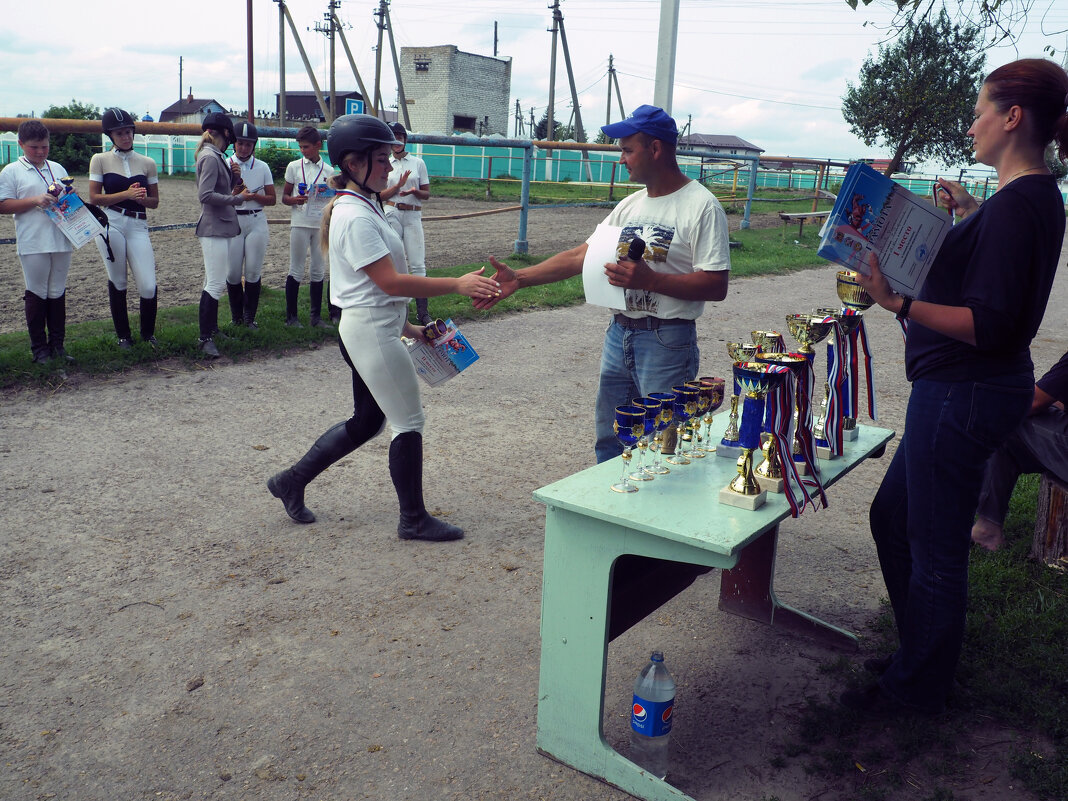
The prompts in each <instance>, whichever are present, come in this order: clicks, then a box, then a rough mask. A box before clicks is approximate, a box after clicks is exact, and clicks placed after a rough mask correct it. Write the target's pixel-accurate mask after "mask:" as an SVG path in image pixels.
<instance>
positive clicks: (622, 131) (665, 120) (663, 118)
mask: <svg viewBox="0 0 1068 801" xmlns="http://www.w3.org/2000/svg"><path fill="white" fill-rule="evenodd" d="M601 131H602V132H603V133H604V135H605V136H607V137H609V138H611V139H622V138H623V137H624V136H632V135H633V134H636V133H644V134H649V136H651V137H653V138H654V139H663V140H664V141H665V142H676V141H677V140H678V138H679V128H678V126H677V125H675V120H673V119H671V117H669V116H668V115H667V112H665V111H664V109H662V108H657V107H656V106H638V108H636V109H634V111H633V112H632V113H631V115H630V116H629V117H627V118H626V119H625V120H621V121H619V122H613V123H612V124H611V125H602V126H601Z"/></svg>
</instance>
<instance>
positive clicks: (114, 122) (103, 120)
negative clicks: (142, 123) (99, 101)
mask: <svg viewBox="0 0 1068 801" xmlns="http://www.w3.org/2000/svg"><path fill="white" fill-rule="evenodd" d="M100 127H101V128H103V129H104V133H105V134H107V135H108V136H109V137H110V136H111V132H112V131H114V130H116V129H118V128H133V129H134V130H135V131H136V130H137V126H136V125H135V124H134V118H133V115H132V114H131V113H130V112H128V111H123V110H122V109H121V108H117V107H115V106H112V107H111V108H107V109H104V113H103V115H102V116H101V117H100Z"/></svg>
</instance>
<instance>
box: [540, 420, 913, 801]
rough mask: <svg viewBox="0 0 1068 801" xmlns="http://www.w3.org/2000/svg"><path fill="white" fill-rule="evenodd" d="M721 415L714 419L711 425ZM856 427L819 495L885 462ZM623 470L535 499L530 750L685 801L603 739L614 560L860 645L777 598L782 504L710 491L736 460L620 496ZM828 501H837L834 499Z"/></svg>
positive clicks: (655, 797)
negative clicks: (710, 581) (678, 575)
mask: <svg viewBox="0 0 1068 801" xmlns="http://www.w3.org/2000/svg"><path fill="white" fill-rule="evenodd" d="M726 417H727V416H726V415H722V416H721V417H720V418H719V419H718V420H717V422H719V423H720V425H719V428H722V427H723V425H725V420H726ZM713 427H714V428H716V426H715V425H714V426H713ZM859 431H860V434H859V436H858V438H857V439H856V440H854V441H852V442H848V443H846V447H845V454H844V455H843V456H841V457H840V458H838V459H834V460H829V461H824V462H821V466H822V471H823V482H824V486H825V487H827V488H829V487H830V486H831V485H832V484H834V483H835V482H836V481H838V480H839V479H840V478H841V477H842V476H844V475H845V474H847V473H848V472H849V471H850V470H852V469H853V468H854V467H856V466H857V465H858V464H860V463H861V462H862V461H864V459H867V458H869V457H873V456H880V455H882V453H883V451H884V450H885V447H886V443H887V442H889V441H890V439H892V438H893V436H894V432H893V431H890V430H888V429H882V428H874V427H870V426H859ZM717 441H718V437H717ZM621 472H622V464H621V460H620V459H612V460H611V461H608V462H605V463H603V464H600V465H596V466H595V467H591V468H589V469H587V470H583V471H582V472H580V473H576V474H575V475H573V476H569V477H568V478H565V479H562V480H561V481H557V482H555V483H553V484H550V485H548V486H546V487H542V488H541V489H539V490H537V491H535V493H534V497H535V499H536V500H538V501H541V502H542V503H544V504H545V505H546V514H545V557H544V558H545V564H544V571H543V576H542V601H541V672H540V679H539V687H538V737H537V746H538V750H539V751H540V752H541V753H543V754H545V755H547V756H550V757H552V758H553V759H556V760H559V761H560V762H563V763H564V764H566V765H570V766H571V767H573V768H576V769H578V770H580V771H582V772H583V773H587V774H589V775H590V776H594V777H596V778H598V779H602V780H604V781H606V782H608V783H609V784H612V785H615V786H616V787H619V788H620V789H621V790H624V791H625V792H628V793H630V794H632V795H634V796H637V797H639V798H645V799H649V800H650V801H660V799H685V798H689V796H687V795H686V794H685V793H683V792H682V791H680V790H678V789H676V788H675V787H672V786H671V785H670V784H668V783H667V782H665V781H663V780H661V779H657V778H655V777H653V776H650V775H649V774H647V773H646V772H645V771H643V770H642V769H641V768H639V767H638V766H637V765H635V764H634V763H633V762H631V761H630V760H629V759H627V758H625V757H624V756H622V755H621V754H619V753H618V752H616V751H615V750H614V749H613V748H612V747H611V746H610V745H609V744H608V742H607V741H606V740H605V738H604V732H603V730H602V726H601V722H602V718H603V717H604V688H605V672H606V668H607V662H608V642H609V632H610V626H611V622H612V621H611V618H612V608H613V595H612V591H613V583H614V582H613V568H614V566H615V565H616V563H617V560H619V559H620V557H628V558H631V557H630V556H628V555H634V556H637V557H649V558H651V559H654V560H668V561H667V562H659V563H658V564H661V565H670V564H671V563H682V565H685V566H692V565H697V566H703V567H704V568H721V569H722V570H723V571H724V572H723V574H722V579H721V584H720V601H719V606H720V609H723V610H725V611H728V612H731V613H733V614H737V615H742V616H743V617H747V618H750V619H753V620H758V621H761V622H763V623H766V624H768V625H771V626H775V627H779V628H783V629H786V630H789V631H792V632H796V633H803V634H806V635H809V636H812V637H815V638H817V639H819V640H820V641H821V642H823V643H825V644H827V645H831V646H836V647H843V648H848V649H853V650H855V649H856V642H857V641H856V637H855V636H854V635H852V634H850V633H849V632H846V631H843V630H842V629H839V628H837V627H836V626H833V625H831V624H829V623H825V622H823V621H821V620H818V619H816V618H814V617H812V616H811V615H808V614H805V613H804V612H800V611H798V610H796V609H792V608H790V607H789V606H787V605H785V604H782V603H780V602H779V601H778V600H777V599H776V597H775V592H774V590H773V587H772V583H773V578H774V572H775V551H776V546H777V543H778V531H779V523H780V522H781V521H782V520H784V519H785V518H787V517H789V515H790V509H789V507H788V506H787V503H786V499H785V497H784V496H782V495H779V494H773V493H769V494H768V502H767V503H766V504H765V505H764V506H763V507H761V508H760V509H757V510H755V511H746V510H742V509H737V508H734V507H731V506H726V505H723V504H720V503H719V502H718V500H717V496H718V494H719V491H720V489H721V488H723V487H725V486H727V484H728V482H729V481H730V479H731V478H732V477H733V476H734V475H736V472H735V465H734V462H733V460H730V459H723V458H720V457H718V456H714V455H710V456H708V457H706V458H704V459H698V460H694V462H693V463H692V464H689V465H682V466H671V473H670V475H666V476H657V478H656V479H655V480H653V481H645V482H640V484H639V486H640V489H639V491H638V492H636V493H630V494H627V495H623V494H620V493H616V492H612V491H611V490H610V489H609V486H610V485H611V484H613V483H615V482H616V481H617V480H618V479H619V475H620V473H621ZM828 502H829V503H831V504H833V503H834V499H833V493H831V492H828ZM806 516H809V517H813V518H814V522H817V523H818V516H819V512H812V511H811V510H810V511H808V512H806V513H805V514H804V515H802V518H801V519H804V518H805V517H806ZM690 581H692V578H690ZM687 583H688V582H687ZM617 601H618V598H617Z"/></svg>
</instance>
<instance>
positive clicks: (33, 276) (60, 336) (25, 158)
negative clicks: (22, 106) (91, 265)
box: [0, 120, 74, 364]
mask: <svg viewBox="0 0 1068 801" xmlns="http://www.w3.org/2000/svg"><path fill="white" fill-rule="evenodd" d="M18 136H19V147H21V148H22V153H23V155H21V156H19V158H18V159H17V160H16V161H13V162H11V163H10V164H8V165H7V166H6V167H4V169H3V171H0V214H13V215H15V242H16V245H15V250H16V252H17V253H18V257H19V261H20V262H21V263H22V275H23V278H24V279H25V282H26V294H25V296H24V300H25V305H26V327H27V328H28V329H29V333H30V350H31V351H32V353H33V360H34V362H35V363H37V364H45V363H47V362H48V360H49V359H60V360H65V361H69V362H72V361H74V359H72V358H71V357H70V356H68V355H67V351H66V350H64V348H63V342H64V339H65V338H66V328H67V273H68V272H69V271H70V258H71V254H72V253H73V251H74V248H73V247H71V244H70V242H69V241H68V239H67V237H65V236H64V235H63V232H62V231H60V230H59V228H58V227H57V226H56V225H55V224H54V223H53V222H52V220H51V219H50V218H49V217H48V215H47V214H46V213H45V209H47V208H48V207H49V206H51V205H53V204H54V203H55V202H56V198H57V197H58V195H59V193H60V192H62V191H63V186H62V184H61V183H60V181H61V180H62V179H63V178H66V177H67V171H66V170H65V169H63V167H62V166H60V165H59V164H57V163H56V162H54V161H49V160H48V147H49V134H48V129H47V128H45V126H44V124H43V123H41V122H40V121H39V120H26V122H24V123H22V124H21V125H19V131H18Z"/></svg>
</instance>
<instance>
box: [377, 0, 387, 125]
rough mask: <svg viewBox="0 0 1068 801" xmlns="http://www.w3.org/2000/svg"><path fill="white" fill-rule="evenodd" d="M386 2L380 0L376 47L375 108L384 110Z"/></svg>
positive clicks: (380, 110)
mask: <svg viewBox="0 0 1068 801" xmlns="http://www.w3.org/2000/svg"><path fill="white" fill-rule="evenodd" d="M386 2H387V0H379V1H378V10H377V11H375V16H376V17H377V18H378V22H377V24H378V46H377V47H376V48H375V108H376V109H378V110H379V112H380V115H379V116H384V115H382V114H381V112H382V34H383V33H385V31H386Z"/></svg>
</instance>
